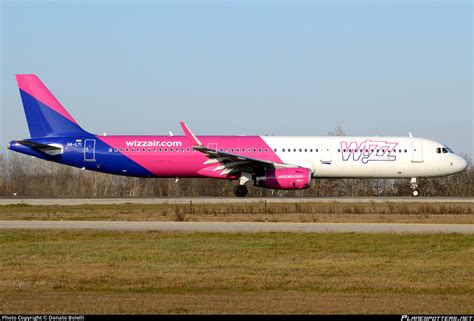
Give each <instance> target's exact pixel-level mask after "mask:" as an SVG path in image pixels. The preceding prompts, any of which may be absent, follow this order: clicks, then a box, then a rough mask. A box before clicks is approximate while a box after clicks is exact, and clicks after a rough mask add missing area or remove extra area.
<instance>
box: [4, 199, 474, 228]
mask: <svg viewBox="0 0 474 321" xmlns="http://www.w3.org/2000/svg"><path fill="white" fill-rule="evenodd" d="M59 219H65V220H133V221H173V220H174V221H185V220H186V221H188V220H189V221H266V220H268V221H272V222H335V223H337V222H341V223H342V222H347V223H363V222H367V223H369V222H370V223H381V222H397V223H458V224H462V223H464V224H466V223H467V224H469V223H474V204H473V203H338V202H333V203H268V204H265V203H264V202H261V203H241V204H192V206H191V204H156V205H146V204H122V205H117V204H111V205H78V206H47V205H34V206H32V205H22V204H17V205H4V206H0V220H59Z"/></svg>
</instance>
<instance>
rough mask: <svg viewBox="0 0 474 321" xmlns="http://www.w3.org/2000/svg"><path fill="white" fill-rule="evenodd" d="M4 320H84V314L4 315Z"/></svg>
mask: <svg viewBox="0 0 474 321" xmlns="http://www.w3.org/2000/svg"><path fill="white" fill-rule="evenodd" d="M2 321H84V316H83V315H44V314H39V315H2Z"/></svg>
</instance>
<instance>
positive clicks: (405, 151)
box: [8, 74, 467, 197]
mask: <svg viewBox="0 0 474 321" xmlns="http://www.w3.org/2000/svg"><path fill="white" fill-rule="evenodd" d="M16 80H17V83H18V87H19V89H20V95H21V99H22V102H23V108H24V110H25V114H26V120H27V123H28V128H29V132H30V136H31V138H26V139H20V140H13V141H11V142H10V143H9V144H8V148H9V149H10V150H12V151H15V152H18V153H22V154H26V155H30V156H34V157H37V158H40V159H44V160H47V161H53V162H57V163H61V164H65V165H69V166H74V167H77V168H81V169H84V170H92V171H97V172H102V173H109V174H116V175H124V176H133V177H172V178H177V179H178V178H181V177H183V178H189V177H202V178H215V179H226V180H230V181H237V182H238V183H237V184H236V185H235V186H234V194H235V195H236V196H237V197H245V196H246V195H247V193H248V189H247V187H246V184H247V183H249V182H252V183H253V184H254V185H255V186H258V187H262V188H268V189H275V190H300V189H306V188H309V187H310V185H311V182H312V181H314V180H315V179H319V178H410V188H411V190H412V193H413V196H418V195H419V191H418V184H417V178H419V177H435V176H444V175H451V174H455V173H458V172H461V171H463V170H464V169H465V168H466V167H467V162H466V160H465V159H464V158H463V157H461V156H459V155H456V154H455V153H454V152H453V151H452V150H451V149H450V148H449V147H447V146H446V145H444V144H442V143H439V142H436V141H433V140H430V139H424V138H418V137H413V136H412V135H411V134H410V135H409V137H379V136H370V137H347V136H311V137H310V136H303V137H287V136H281V137H276V136H196V135H195V134H194V133H193V132H192V131H191V130H190V129H189V127H188V126H187V125H186V124H185V123H183V122H180V125H181V128H182V130H183V131H184V134H185V135H184V136H174V135H172V134H171V133H170V136H109V135H105V134H104V135H95V134H92V133H89V132H87V131H86V130H84V129H82V127H81V126H79V124H78V123H77V122H76V121H75V120H74V118H73V117H72V116H71V115H70V114H69V113H68V111H67V110H66V109H65V108H64V107H63V106H62V105H61V103H60V102H59V101H58V100H57V99H56V98H55V97H54V96H53V94H52V93H51V92H50V91H49V90H48V89H47V88H46V86H45V85H44V84H43V83H42V81H41V80H40V79H39V78H38V77H37V76H36V75H33V74H19V75H16Z"/></svg>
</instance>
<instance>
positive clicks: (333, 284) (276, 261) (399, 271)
mask: <svg viewBox="0 0 474 321" xmlns="http://www.w3.org/2000/svg"><path fill="white" fill-rule="evenodd" d="M0 258H1V261H0V271H1V274H0V301H1V305H0V308H1V311H0V313H2V314H6V313H8V314H15V313H32V314H36V313H395V314H410V313H412V314H414V313H416V314H418V313H427V314H453V313H457V314H469V313H470V314H472V313H474V305H473V304H472V303H473V302H474V270H473V267H472V262H474V236H469V235H457V234H447V235H446V234H436V235H404V234H306V233H301V234H298V233H256V234H219V233H158V232H96V231H83V232H78V231H75V232H59V231H8V230H7V231H2V232H1V233H0Z"/></svg>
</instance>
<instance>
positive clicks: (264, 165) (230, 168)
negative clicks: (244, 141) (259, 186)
mask: <svg viewBox="0 0 474 321" xmlns="http://www.w3.org/2000/svg"><path fill="white" fill-rule="evenodd" d="M180 124H181V127H182V128H183V131H184V133H185V134H186V136H187V137H188V138H189V140H190V141H191V143H192V145H193V149H194V150H197V151H198V152H201V153H203V154H205V155H206V156H207V158H209V159H208V160H207V161H205V162H204V164H206V165H207V164H209V165H210V164H217V163H219V164H220V165H219V166H217V167H215V168H214V171H221V172H220V174H221V175H227V174H232V173H236V172H247V173H252V172H254V171H255V170H256V169H272V168H281V167H290V166H289V165H287V164H281V163H274V162H271V161H266V160H262V159H256V158H251V157H247V156H242V155H237V154H231V153H227V152H221V151H218V150H215V149H211V148H207V147H205V146H203V145H202V143H201V142H200V141H199V139H198V138H197V137H196V136H195V135H194V134H193V133H192V132H191V130H190V129H189V128H188V126H186V124H185V123H183V122H181V123H180ZM293 166H294V165H293Z"/></svg>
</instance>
